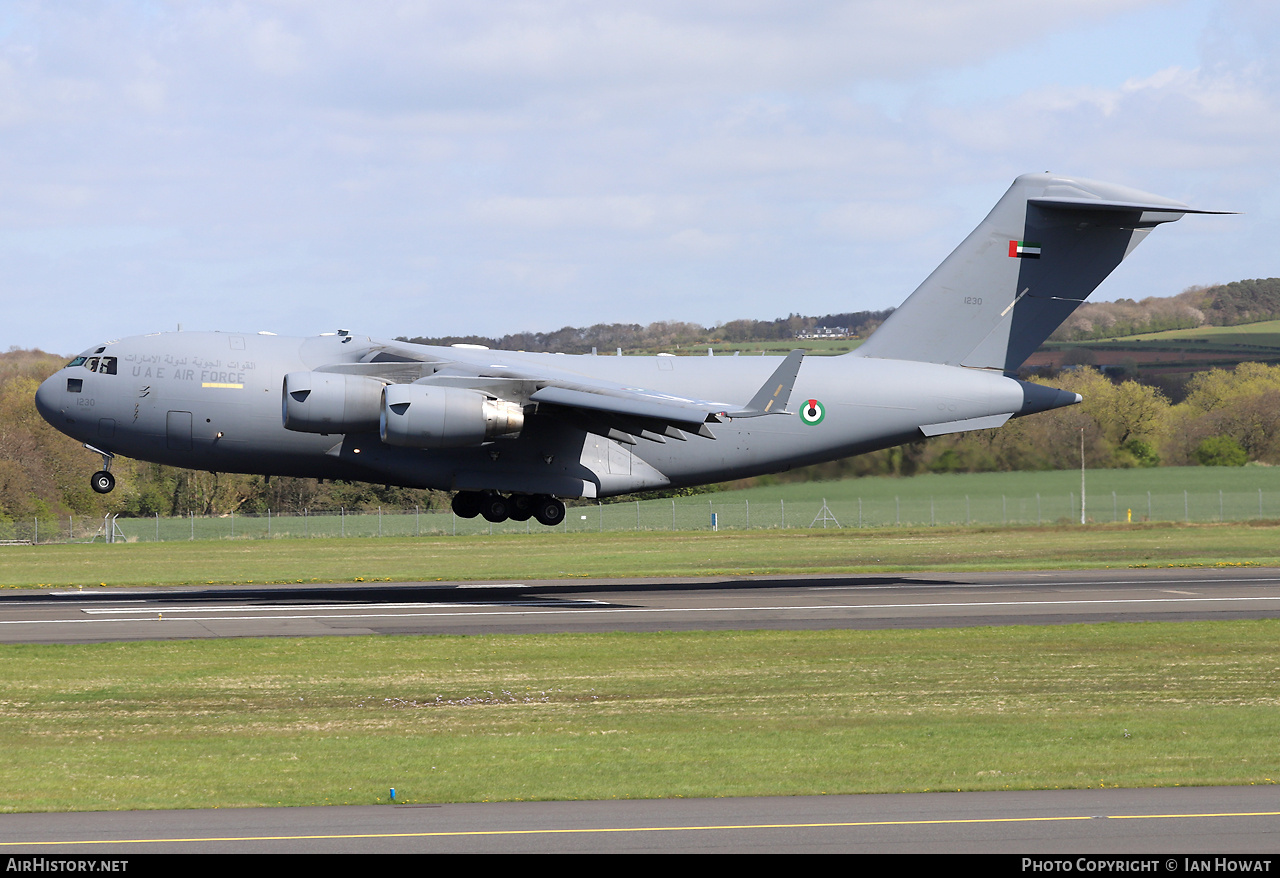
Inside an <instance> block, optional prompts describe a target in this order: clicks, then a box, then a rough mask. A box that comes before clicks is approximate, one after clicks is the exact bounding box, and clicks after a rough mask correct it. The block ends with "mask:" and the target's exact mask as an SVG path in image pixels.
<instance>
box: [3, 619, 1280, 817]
mask: <svg viewBox="0 0 1280 878" xmlns="http://www.w3.org/2000/svg"><path fill="white" fill-rule="evenodd" d="M1278 626H1280V623H1277V622H1275V621H1263V622H1220V623H1184V624H1139V625H1122V624H1111V625H1068V626H1055V627H1015V628H977V629H953V630H941V631H863V632H854V631H818V632H773V631H760V632H718V633H683V634H601V635H575V636H535V635H527V636H519V637H510V636H508V637H504V636H492V637H396V638H390V637H358V638H340V637H331V638H317V639H296V640H288V639H256V640H215V641H192V642H171V643H126V644H100V645H93V646H74V647H71V646H5V647H0V661H2V662H3V667H4V668H5V672H4V674H3V677H2V678H0V739H2V740H3V741H4V744H5V758H4V759H3V760H0V790H3V793H0V810H4V811H41V810H90V809H92V810H100V809H117V808H118V809H135V808H196V807H201V808H213V807H238V806H266V805H321V804H344V803H349V804H371V803H376V802H385V801H387V791H388V789H390V788H392V787H394V788H395V789H396V791H397V801H399V802H456V801H489V800H498V799H503V800H530V799H608V798H641V797H676V796H681V797H694V796H742V795H817V794H835V793H868V792H903V791H907V792H914V791H928V790H994V789H1044V788H1056V787H1093V788H1096V787H1102V786H1107V787H1110V786H1152V785H1193V784H1255V783H1274V782H1275V780H1276V779H1277V778H1280V764H1277V763H1278V762H1280V757H1277V756H1276V750H1275V746H1274V743H1275V740H1276V738H1277V736H1278V735H1280V711H1277V709H1276V707H1277V704H1278V703H1280V667H1278V666H1277V658H1276V653H1275V647H1274V645H1275V641H1276V638H1277V636H1280V627H1278Z"/></svg>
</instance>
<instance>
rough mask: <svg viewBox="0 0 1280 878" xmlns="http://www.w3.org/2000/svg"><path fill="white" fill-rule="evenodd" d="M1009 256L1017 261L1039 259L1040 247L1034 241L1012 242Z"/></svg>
mask: <svg viewBox="0 0 1280 878" xmlns="http://www.w3.org/2000/svg"><path fill="white" fill-rule="evenodd" d="M1009 256H1011V257H1013V258H1017V259H1039V258H1040V245H1039V244H1037V243H1035V242H1034V241H1010V242H1009Z"/></svg>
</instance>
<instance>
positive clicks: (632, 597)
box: [0, 567, 1280, 643]
mask: <svg viewBox="0 0 1280 878" xmlns="http://www.w3.org/2000/svg"><path fill="white" fill-rule="evenodd" d="M1277 616H1280V570H1275V569H1271V568H1247V567H1246V568H1226V569H1217V568H1213V569H1206V568H1174V569H1155V570H1153V569H1125V570H1093V571H1030V572H1019V573H972V574H953V575H944V574H920V575H907V576H885V575H846V576H830V577H809V576H803V577H802V576H794V577H777V576H775V577H765V576H762V577H735V578H705V579H696V578H691V579H647V580H586V579H582V580H572V581H567V582H566V581H556V582H528V583H520V582H452V583H451V582H432V583H422V582H407V583H378V584H370V585H351V584H342V585H338V584H335V585H306V586H301V585H300V586H293V585H282V586H272V587H263V586H200V587H183V588H146V589H84V590H59V591H43V592H35V591H30V592H18V593H11V594H9V595H7V596H5V597H4V598H3V599H0V642H3V643H91V642H102V641H124V640H173V639H189V638H206V637H290V636H293V637H299V636H320V635H334V634H338V635H360V634H484V633H499V632H501V633H532V632H539V633H546V632H574V631H688V630H708V629H710V630H715V629H761V628H774V629H823V628H849V629H873V628H937V627H953V626H974V625H1023V624H1033V625H1058V624H1066V623H1072V622H1109V621H1187V620H1192V619H1260V618H1275V617H1277Z"/></svg>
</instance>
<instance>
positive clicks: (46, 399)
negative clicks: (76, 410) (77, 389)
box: [36, 372, 67, 426]
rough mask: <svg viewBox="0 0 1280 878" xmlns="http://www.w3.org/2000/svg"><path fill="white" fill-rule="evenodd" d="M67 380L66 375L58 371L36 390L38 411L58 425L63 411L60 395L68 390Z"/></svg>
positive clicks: (41, 415)
mask: <svg viewBox="0 0 1280 878" xmlns="http://www.w3.org/2000/svg"><path fill="white" fill-rule="evenodd" d="M66 380H67V379H66V376H65V375H63V374H62V373H61V372H58V373H57V374H56V375H53V376H52V377H50V378H46V379H45V380H44V383H43V384H41V385H40V387H39V388H37V390H36V411H38V412H39V413H40V417H42V418H44V419H45V420H46V421H48V422H49V423H50V424H53V425H54V426H57V422H58V421H59V420H61V415H62V411H61V409H60V407H59V402H60V401H61V400H60V397H61V396H63V395H64V394H65V392H66V391H65V387H66ZM55 419H56V420H55Z"/></svg>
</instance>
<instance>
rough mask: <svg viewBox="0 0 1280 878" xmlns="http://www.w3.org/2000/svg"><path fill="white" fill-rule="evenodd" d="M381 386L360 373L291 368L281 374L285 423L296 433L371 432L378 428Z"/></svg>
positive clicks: (382, 385)
mask: <svg viewBox="0 0 1280 878" xmlns="http://www.w3.org/2000/svg"><path fill="white" fill-rule="evenodd" d="M384 386H385V384H384V383H383V382H381V381H379V380H377V379H376V378H366V377H364V376H363V375H343V374H341V373H337V372H290V373H289V374H287V375H285V376H284V394H283V398H284V404H283V408H284V410H283V416H284V427H285V429H286V430H294V431H296V432H299V433H372V432H373V431H374V430H376V429H378V418H379V415H380V414H381V412H382V388H383V387H384Z"/></svg>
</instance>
